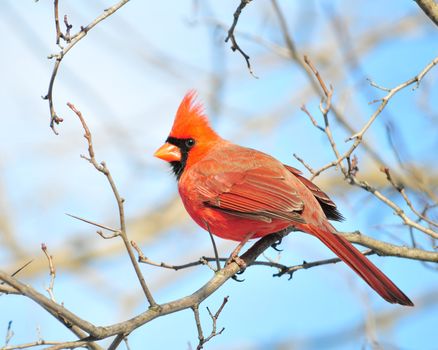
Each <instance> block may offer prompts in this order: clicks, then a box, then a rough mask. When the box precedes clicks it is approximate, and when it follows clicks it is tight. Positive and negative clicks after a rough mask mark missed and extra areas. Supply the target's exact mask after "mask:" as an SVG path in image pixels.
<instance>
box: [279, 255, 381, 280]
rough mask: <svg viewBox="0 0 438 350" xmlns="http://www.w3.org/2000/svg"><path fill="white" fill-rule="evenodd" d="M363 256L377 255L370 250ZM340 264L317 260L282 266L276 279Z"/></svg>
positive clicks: (338, 260) (335, 261)
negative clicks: (302, 271) (318, 267)
mask: <svg viewBox="0 0 438 350" xmlns="http://www.w3.org/2000/svg"><path fill="white" fill-rule="evenodd" d="M362 254H363V255H372V254H376V252H375V251H373V250H372V249H368V250H366V251H364V252H362ZM338 262H342V260H341V259H339V258H331V259H323V260H317V261H313V262H307V261H304V262H303V263H302V264H300V265H294V266H289V267H288V266H281V267H280V271H279V272H278V273H276V274H274V277H281V276H283V275H285V274H287V275H289V279H292V277H293V274H294V272H295V271H298V270H306V269H310V268H312V267H315V266H321V265H328V264H337V263H338Z"/></svg>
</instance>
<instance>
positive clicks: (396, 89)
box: [312, 57, 438, 178]
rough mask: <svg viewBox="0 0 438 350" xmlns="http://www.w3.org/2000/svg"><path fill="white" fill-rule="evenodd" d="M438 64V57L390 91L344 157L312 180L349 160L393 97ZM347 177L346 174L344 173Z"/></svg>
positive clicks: (317, 171)
mask: <svg viewBox="0 0 438 350" xmlns="http://www.w3.org/2000/svg"><path fill="white" fill-rule="evenodd" d="M436 64H438V57H435V58H434V59H433V60H432V61H431V62H430V63H429V64H428V65H427V66H426V67H424V68H423V70H422V71H421V72H420V73H418V74H417V75H416V76H415V77H413V78H411V79H409V80H407V81H405V82H403V83H401V84H400V85H397V86H396V87H394V88H392V89H390V90H389V92H388V94H387V95H386V96H384V97H383V98H382V99H381V103H380V105H379V107H378V108H377V110H376V111H375V112H374V113H373V114H372V115H371V117H370V118H369V119H368V121H367V122H366V123H365V125H364V126H363V127H362V129H361V130H360V131H359V132H357V133H355V134H354V135H352V136H350V137H349V138H348V139H347V140H346V141H352V140H354V142H353V144H352V145H351V147H350V148H349V149H348V150H347V151H346V152H345V153H343V154H342V155H340V156H339V157H337V159H336V160H334V161H332V162H330V163H328V164H326V165H324V166H322V167H321V168H320V169H318V170H316V171H315V174H314V175H313V176H312V178H314V177H315V176H318V175H319V174H321V173H322V172H323V171H325V170H327V169H329V168H331V167H333V166H338V165H339V164H341V162H342V161H344V160H345V159H347V158H348V157H350V156H351V155H352V153H353V152H354V151H355V150H356V148H357V147H358V146H359V145H360V144H361V142H362V139H363V136H364V134H365V132H366V131H367V130H368V129H369V128H370V126H371V125H372V123H373V122H374V121H375V120H376V118H377V117H378V116H379V115H380V113H381V112H382V111H383V109H384V108H385V107H386V105H387V104H388V102H389V101H390V100H391V98H392V97H394V95H396V94H397V93H398V92H399V91H401V90H403V89H404V88H406V87H408V86H410V85H412V84H416V86H417V85H418V84H419V83H420V82H421V80H422V79H423V78H424V76H425V75H426V74H427V73H428V72H429V71H430V70H431V69H432V68H433V67H434V66H435V65H436ZM344 175H345V173H344Z"/></svg>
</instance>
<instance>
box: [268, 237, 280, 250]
mask: <svg viewBox="0 0 438 350" xmlns="http://www.w3.org/2000/svg"><path fill="white" fill-rule="evenodd" d="M282 241H283V239H282V238H280V239H279V240H278V241H277V242H275V243H273V244H271V248H272V249H274V250H276V251H277V252H282V251H283V249H279V248H277V247H278V246H279V245H280V244H281V242H282Z"/></svg>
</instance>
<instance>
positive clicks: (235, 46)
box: [225, 0, 258, 79]
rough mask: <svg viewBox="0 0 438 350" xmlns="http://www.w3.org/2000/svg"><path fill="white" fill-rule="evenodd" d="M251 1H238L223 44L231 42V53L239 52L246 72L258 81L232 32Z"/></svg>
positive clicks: (247, 57)
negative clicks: (243, 60)
mask: <svg viewBox="0 0 438 350" xmlns="http://www.w3.org/2000/svg"><path fill="white" fill-rule="evenodd" d="M251 1H252V0H240V4H239V6H237V9H236V11H235V12H234V15H233V17H234V20H233V23H232V24H231V27H230V29H228V35H227V37H226V38H225V42H226V43H227V42H228V40H231V50H233V51H236V50H237V51H239V52H240V54H241V55H242V56H243V58H244V59H245V62H246V66H247V67H248V70H249V73H250V74H251V75H252V76H253V77H254V78H257V79H258V77H257V76H256V75H255V74H254V72H253V71H252V68H251V63H250V62H249V56H248V55H247V54H246V53H245V52H244V51H243V50H242V49H241V48H240V46H239V45H238V44H237V41H236V37H235V34H234V30H235V29H236V25H237V22H238V21H239V17H240V14H241V13H242V10H243V9H244V8H245V6H246V5H248V4H249V3H250V2H251Z"/></svg>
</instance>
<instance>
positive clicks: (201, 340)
mask: <svg viewBox="0 0 438 350" xmlns="http://www.w3.org/2000/svg"><path fill="white" fill-rule="evenodd" d="M228 298H229V297H228V296H227V297H225V298H224V300H223V302H222V304H221V306H220V307H219V309H218V310H217V311H216V313H215V314H214V315H213V313H212V312H211V311H210V309H209V308H208V307H207V311H208V314H209V315H210V317H211V321H212V330H211V333H210V335H209V336H208V337H207V338H205V337H204V333H203V331H202V325H201V320H200V317H199V304H196V305H194V306H193V307H192V310H193V313H194V316H195V322H196V329H197V331H198V339H199V343H198V346H197V347H196V350H201V349H203V348H204V345H205V343H207V342H208V341H210V340H211V339H212V338H214V337H216V336H218V335H220V334H222V332H223V331H224V330H225V328H222V329H221V330H220V331H219V332H218V331H217V320H218V318H219V316H220V314H221V312H222V310H223V309H224V307H225V304H226V303H227V302H228Z"/></svg>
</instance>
